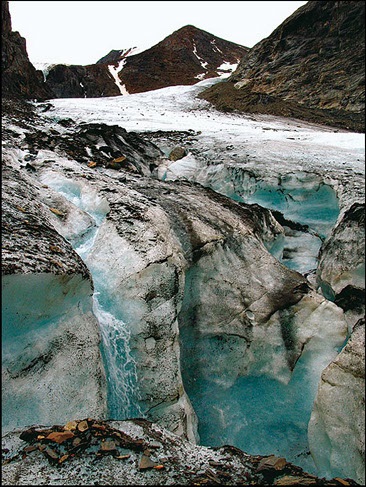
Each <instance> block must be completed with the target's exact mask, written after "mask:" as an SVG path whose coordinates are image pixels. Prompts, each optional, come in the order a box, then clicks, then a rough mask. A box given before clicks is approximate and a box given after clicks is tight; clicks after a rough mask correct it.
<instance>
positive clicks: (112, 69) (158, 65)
mask: <svg viewBox="0 0 366 487" xmlns="http://www.w3.org/2000/svg"><path fill="white" fill-rule="evenodd" d="M130 51H131V49H128V50H119V51H118V50H113V51H111V52H110V53H109V54H107V55H106V56H104V57H103V58H102V59H100V60H99V61H98V62H97V63H96V64H91V65H88V66H65V65H56V66H54V67H52V68H51V69H50V70H49V73H48V75H47V80H46V84H47V85H48V86H49V87H50V89H51V90H52V91H53V92H54V96H55V97H56V98H67V97H71V98H73V97H100V96H116V95H120V94H121V90H122V91H124V92H126V90H127V92H128V93H141V92H145V91H150V90H156V89H158V88H164V87H166V86H175V85H193V84H195V83H197V82H198V81H199V80H201V79H205V78H213V77H218V76H221V75H223V74H226V73H227V74H230V73H231V72H232V69H233V68H232V67H230V65H236V64H238V63H239V61H240V59H241V58H242V57H243V56H245V55H246V54H247V52H248V48H246V47H243V46H240V45H238V44H235V43H233V42H229V41H226V40H223V39H220V38H219V37H215V36H213V35H212V34H209V33H208V32H205V31H203V30H201V29H198V28H196V27H193V26H192V25H188V26H185V27H182V28H181V29H179V30H177V31H176V32H173V34H171V35H170V36H168V37H167V38H165V39H164V40H163V41H161V42H159V43H158V44H156V45H155V46H153V47H151V48H150V49H147V50H146V51H144V52H142V53H140V54H134V55H130ZM122 87H123V88H122Z"/></svg>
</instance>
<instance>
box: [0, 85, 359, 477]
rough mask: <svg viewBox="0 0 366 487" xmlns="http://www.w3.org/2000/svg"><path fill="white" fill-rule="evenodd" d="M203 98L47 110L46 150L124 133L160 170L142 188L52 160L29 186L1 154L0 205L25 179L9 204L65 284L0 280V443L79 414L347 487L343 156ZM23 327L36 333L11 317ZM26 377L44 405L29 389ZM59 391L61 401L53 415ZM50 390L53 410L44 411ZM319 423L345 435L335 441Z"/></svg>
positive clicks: (355, 387)
mask: <svg viewBox="0 0 366 487" xmlns="http://www.w3.org/2000/svg"><path fill="white" fill-rule="evenodd" d="M214 82H217V81H216V80H205V81H203V82H200V83H197V84H196V85H194V86H193V87H186V86H184V87H170V88H166V89H162V90H156V91H154V92H148V93H143V94H137V95H126V96H121V97H113V98H106V99H72V100H67V99H58V100H51V102H50V104H51V107H50V108H49V109H48V110H47V111H45V112H43V113H42V122H39V123H42V124H43V127H47V130H50V129H53V130H57V131H58V132H60V130H61V128H60V125H59V124H58V122H59V121H60V120H62V119H65V118H74V119H77V120H78V122H85V123H106V124H108V125H113V124H116V125H118V126H120V127H123V128H125V129H127V130H130V131H137V132H138V133H139V134H140V135H142V136H145V137H147V138H149V139H150V140H151V141H152V142H154V143H155V144H156V145H158V146H160V148H161V150H162V151H163V153H162V156H161V160H160V162H159V165H158V167H157V170H156V173H155V177H154V176H152V177H150V178H149V177H146V174H147V173H148V170H147V169H146V170H145V173H146V174H145V176H144V177H139V176H137V175H133V174H128V173H124V172H121V171H115V170H113V169H108V168H107V169H104V168H98V169H97V170H96V169H93V168H90V167H88V166H87V165H86V164H81V163H80V162H76V161H74V160H72V159H70V157H67V158H65V157H64V155H63V154H62V153H60V150H59V149H57V150H54V151H51V150H49V151H47V150H39V151H38V152H37V154H35V157H34V160H33V161H32V165H33V167H34V168H35V171H34V172H30V171H29V170H27V169H25V163H24V159H25V157H26V156H27V154H28V152H27V150H26V149H21V148H19V146H18V148H14V147H11V148H8V156H7V158H6V163H7V164H8V165H9V167H11V168H12V170H13V171H16V172H17V174H16V176H12V178H10V177H9V181H13V182H11V183H10V184H9V187H10V188H11V187H12V186H11V185H12V184H15V183H14V181H16V180H17V179H18V178H20V177H21V176H20V175H21V174H24V172H26V173H27V175H26V178H25V179H26V183H25V185H26V186H28V187H29V188H35V189H34V190H32V191H34V196H33V198H34V200H35V201H36V200H37V201H40V202H41V203H39V205H41V206H42V207H43V210H42V211H45V210H48V212H47V221H49V228H51V229H53V230H52V231H53V232H54V233H52V235H55V236H57V235H58V237H57V238H58V241H57V242H58V243H57V245H56V244H54V245H53V248H54V251H53V253H55V248H56V247H59V248H62V249H64V251H65V253H66V245H68V246H67V255H68V256H73V257H72V259H73V261H75V262H77V266H79V272H78V273H75V269H74V270H72V269H71V267H72V266H71V264H69V266H70V274H69V277H67V278H66V277H64V275H61V276H57V275H56V276H53V275H52V274H50V273H49V272H48V274H42V273H39V271H43V273H45V272H47V270H48V271H49V267H47V266H48V265H49V264H47V266H46V264H44V266H43V268H42V265H41V264H39V265H38V266H37V267H36V269H33V268H32V269H31V268H29V266H32V265H33V263H32V262H31V263H29V264H27V266H28V267H27V266H25V264H24V265H23V264H22V265H23V267H22V269H18V271H17V273H15V274H14V273H13V271H10V270H9V275H8V276H5V279H4V281H3V302H5V303H9V304H7V305H6V306H5V308H4V313H5V314H4V323H7V324H8V325H7V326H6V327H5V330H4V334H5V335H4V337H5V340H4V341H3V370H5V378H6V381H5V390H4V392H3V398H5V400H7V401H8V402H5V404H8V405H6V408H5V412H6V414H5V416H4V418H5V419H6V421H8V423H7V424H6V427H7V429H10V428H13V427H18V426H22V425H26V424H29V423H33V422H37V421H38V422H42V423H44V422H47V421H48V422H52V421H56V420H57V421H59V420H64V419H65V421H66V419H67V418H66V416H67V417H70V416H71V415H74V416H75V415H76V416H80V415H81V414H83V415H84V416H86V415H89V416H92V415H95V416H97V417H101V418H105V417H109V418H111V419H125V418H128V417H131V416H140V417H145V418H147V419H150V420H153V421H157V422H158V423H159V424H161V425H163V426H165V427H167V428H168V429H170V430H171V431H173V432H175V433H177V434H179V435H181V436H185V437H186V438H188V439H189V440H191V441H193V442H199V443H201V444H203V445H210V446H219V445H222V444H223V443H230V444H233V445H234V446H237V447H239V448H241V449H243V450H245V451H248V452H250V453H252V454H261V455H269V454H273V453H274V454H277V455H279V456H285V457H286V459H287V460H289V461H291V462H293V463H295V464H297V465H300V466H301V467H303V468H304V469H305V470H307V471H309V472H312V473H315V474H316V475H321V476H322V475H323V476H327V478H331V477H332V476H336V475H337V476H348V477H350V478H353V479H355V480H357V481H359V482H360V481H362V479H363V467H362V466H363V460H362V451H364V444H363V445H362V440H361V437H362V432H364V425H363V426H362V424H361V425H359V426H357V428H354V427H353V426H352V422H353V418H355V417H356V416H358V415H359V414H360V412H361V410H362V393H360V392H359V391H360V386H361V385H362V380H363V381H364V378H363V379H362V374H361V372H357V374H353V372H352V371H353V370H354V369H355V368H357V370H359V364H360V363H361V362H362V357H361V352H360V351H359V350H358V347H359V343H360V340H361V338H360V336H361V335H362V326H361V325H360V324H359V325H358V326H356V327H355V324H356V322H357V320H359V319H360V317H361V316H362V309H363V308H362V303H361V301H360V302H358V303H356V304H355V305H354V306H353V307H352V309H348V308H347V309H343V308H342V307H341V306H340V304H341V303H342V296H344V289H346V287H347V286H348V288H347V289H351V291H352V293H354V292H355V290H362V289H363V290H364V278H363V276H362V269H363V267H362V266H363V265H364V254H363V252H364V251H363V250H362V238H361V237H360V235H361V229H362V224H361V220H360V216H359V212H360V211H361V210H359V209H358V208H362V204H363V198H364V189H363V182H364V166H363V164H364V148H363V136H362V134H353V133H349V132H344V131H340V130H333V129H331V128H329V127H326V128H324V127H321V126H316V125H312V124H307V123H303V122H299V121H296V120H288V119H280V118H276V117H270V116H264V115H262V116H256V117H253V116H246V115H243V114H233V113H230V114H222V113H219V112H217V111H215V110H214V109H212V108H211V107H210V106H209V105H208V103H207V102H204V101H203V100H198V99H196V98H195V95H196V94H197V93H198V92H199V91H200V90H202V89H203V88H204V87H205V86H207V85H209V84H210V83H211V84H212V83H214ZM36 106H37V105H36ZM39 106H40V109H42V106H43V105H42V104H39ZM15 130H16V131H17V132H18V133H19V137H20V139H22V138H23V137H24V132H23V131H22V130H20V129H19V128H16V127H15ZM64 132H65V133H66V132H67V130H65V131H64ZM179 134H180V138H179V141H178V142H179V143H180V144H183V145H185V146H186V147H187V149H188V151H189V153H188V155H187V156H186V157H184V158H183V159H180V160H178V161H176V162H174V163H172V162H171V161H169V160H168V159H167V157H165V156H164V152H165V153H167V152H168V151H169V149H171V148H173V146H175V145H176V144H177V139H176V137H177V135H179ZM9 144H10V143H9ZM3 148H4V144H3ZM5 149H7V147H6V143H5ZM89 150H90V151H91V152H90V153H93V150H94V149H93V146H92V142H90V149H89ZM50 160H51V161H53V163H50ZM9 171H10V169H9ZM121 175H123V176H121ZM35 195H37V196H35ZM29 198H30V199H32V197H31V196H29ZM18 203H19V206H20V207H22V205H23V206H24V202H23V203H22V202H21V199H19V202H18ZM29 205H30V206H29V208H30V207H31V206H32V205H33V203H29ZM32 207H33V206H32ZM29 208H28V207H27V209H29ZM50 208H51V209H52V208H53V209H54V208H58V209H59V210H60V211H61V212H62V213H63V216H62V218H60V216H59V215H57V213H54V212H52V211H51V212H50V211H49V209H50ZM19 211H20V213H22V212H21V210H19ZM32 211H33V213H34V214H35V215H36V214H37V212H39V211H40V210H39V208H34V209H33V210H32ZM24 225H28V224H26V223H24ZM60 236H62V239H63V240H62V239H61V237H60ZM52 238H53V237H52ZM55 238H56V237H55ZM60 239H61V240H62V241H61V240H60ZM340 242H342V245H340ZM10 248H11V246H10V245H9V255H10V253H11V252H10ZM340 248H345V249H348V251H347V252H343V253H342V252H341V251H340V250H339V249H340ZM352 249H354V251H353V250H352ZM5 250H7V247H5ZM47 251H49V249H48V250H47ZM12 252H13V253H14V250H12ZM73 252H74V253H75V254H77V256H78V257H77V256H76V255H74V253H73ZM56 254H57V252H56ZM57 255H58V256H59V255H61V254H57ZM31 257H32V256H31ZM53 257H54V256H53ZM10 258H11V256H10V257H9V259H10ZM68 258H69V259H70V257H68ZM81 258H82V260H81ZM22 259H23V257H22ZM22 259H20V261H21V262H23V260H22ZM33 259H34V256H33ZM78 259H80V261H79V260H78ZM53 260H55V259H54V258H53ZM57 262H58V261H57ZM59 263H60V264H61V265H65V263H64V261H61V262H59ZM283 264H284V265H283ZM12 265H15V264H13V263H12ZM52 265H53V266H54V267H52V269H56V267H58V266H57V265H56V264H52ZM75 265H76V264H73V266H74V267H75ZM9 266H10V264H9ZM55 266H56V267H55ZM83 266H84V267H85V268H84V267H83ZM9 269H10V267H9ZM60 269H61V268H60ZM19 271H21V272H19ZM34 271H36V272H37V274H36V275H35V274H34ZM60 272H61V270H60V271H59V273H60ZM89 273H90V275H89ZM340 273H341V277H339V276H340ZM66 275H67V274H66ZM78 275H79V277H78ZM72 276H74V277H72ZM35 290H37V291H35ZM342 293H343V294H342ZM352 295H353V294H352ZM24 296H29V298H28V300H25V299H24ZM40 296H44V301H43V300H42V299H41V298H40ZM47 296H50V299H51V300H52V308H50V307H49V299H48V298H47ZM60 296H67V300H66V301H60ZM30 303H32V305H31V304H30ZM337 303H338V304H337ZM28 308H31V309H32V308H33V309H34V310H38V313H39V315H40V316H39V317H33V316H32V315H27V310H28ZM80 310H82V312H80ZM51 311H52V313H51ZM17 313H21V316H23V318H22V320H23V321H19V314H18V315H17ZM47 313H48V314H51V316H48V314H47ZM42 317H45V318H42ZM76 317H77V318H76ZM42 320H43V321H42ZM75 320H76V322H77V323H78V327H79V328H78V329H79V330H80V332H79V334H78V336H79V339H80V340H81V341H82V342H83V345H82V346H81V349H82V350H83V352H82V353H81V355H79V356H77V355H75V356H74V355H73V350H74V349H73V347H72V346H71V345H70V346H69V347H66V348H65V347H64V346H60V347H59V348H57V350H58V353H59V355H58V358H57V362H56V363H58V364H60V365H59V366H60V367H62V366H63V365H64V363H68V364H69V370H68V371H67V374H66V377H73V379H72V381H71V383H69V382H67V381H64V380H63V378H62V377H64V375H63V374H64V373H63V372H62V373H60V374H59V376H60V377H59V378H57V377H56V374H51V372H50V370H49V369H47V360H48V357H49V355H50V350H53V349H54V348H55V346H54V344H55V343H61V344H63V343H64V342H63V341H64V337H65V336H69V333H70V331H69V330H70V327H71V326H72V323H73V322H75ZM98 323H99V332H98V330H97V329H96V327H97V324H98ZM17 327H18V328H19V330H18V328H17ZM29 329H31V330H32V332H29ZM40 333H41V335H42V338H40ZM16 334H17V335H16ZM30 335H32V336H30ZM15 337H17V339H16V340H15ZM60 337H61V338H60ZM89 341H91V342H92V343H91V344H90V346H87V345H86V344H87V343H89ZM35 344H36V345H35ZM79 347H80V345H79ZM36 350H37V351H38V352H37V353H38V356H37V360H35V358H36V357H35V355H34V353H35V351H36ZM86 350H87V351H88V352H87V353H86ZM24 351H27V352H28V355H27V354H25V352H24ZM4 352H5V353H4ZM65 354H66V355H65ZM68 354H70V355H71V356H72V357H73V358H75V359H76V358H77V360H78V361H77V362H74V361H71V363H70V361H69V359H68V358H67V357H68ZM88 354H91V356H92V359H90V358H88ZM14 357H22V360H20V361H19V362H17V361H14ZM344 357H352V360H351V363H350V360H348V359H345V358H344ZM345 360H346V366H343V368H342V372H341V373H340V372H339V371H338V369H339V367H338V366H337V364H338V363H342V361H345ZM347 360H348V361H347ZM363 360H364V359H363ZM51 363H52V362H51ZM86 363H88V364H89V365H90V367H83V365H84V364H85V365H86ZM40 364H41V365H40ZM102 364H103V365H102ZM45 367H46V369H47V370H46V372H47V374H48V375H47V376H46V379H43V375H42V381H43V384H45V386H44V387H51V390H53V392H52V394H51V395H49V396H47V394H46V393H45V388H43V389H42V388H36V385H35V384H36V383H37V380H39V374H40V373H41V374H45V371H44V369H45ZM337 367H338V368H337ZM57 370H58V369H57ZM96 370H98V371H99V372H98V374H95V371H96ZM22 374H23V375H22ZM37 374H38V375H37ZM83 374H88V377H85V376H84V375H83ZM342 374H343V375H342ZM352 374H353V375H352ZM334 375H336V383H337V387H336V388H335V389H334V391H333V392H332V394H330V393H329V387H328V384H329V383H334V380H335V379H334ZM351 376H352V377H353V376H354V377H355V380H354V382H350V384H351V385H349V386H348V389H347V387H346V384H347V382H349V377H351ZM22 377H25V379H24V384H25V385H24V389H22V388H20V387H19V384H20V383H21V380H23V379H22ZM30 381H33V382H30ZM47 381H48V382H47ZM81 383H82V384H87V386H88V390H87V391H86V392H85V390H84V389H83V388H79V384H81ZM52 385H53V389H52ZM66 386H67V387H66ZM60 387H61V389H60ZM64 387H66V389H65V388H64ZM35 389H37V390H39V395H37V394H38V393H37V394H36V393H35ZM74 389H75V390H78V389H79V390H80V396H78V397H77V398H74V399H75V400H74V401H72V402H70V403H69V404H66V403H67V402H68V400H69V398H70V397H73V395H74V393H73V391H74ZM60 390H61V391H64V392H63V394H62V400H63V401H64V402H61V403H59V406H58V407H57V408H56V406H55V403H57V401H60V396H57V394H56V392H57V391H60ZM81 396H82V397H81ZM350 396H351V397H352V398H353V399H352V400H348V402H347V400H346V399H345V398H346V397H348V398H349V397H350ZM10 397H12V400H13V401H14V404H17V412H16V414H14V411H13V410H12V408H11V402H10V400H9V398H10ZM46 397H48V399H45V398H46ZM24 398H26V402H25V403H24V400H25V399H24ZM95 398H98V399H97V400H96V399H95ZM31 401H34V402H31ZM314 401H315V402H314ZM338 401H339V402H340V404H345V405H347V407H346V406H345V407H344V408H341V407H340V406H339V405H338V404H337V402H338ZM21 404H26V405H27V406H25V405H24V406H21ZM50 411H52V414H50V413H49V412H50ZM46 412H48V413H47V414H48V416H47V414H46ZM84 413H85V414H84ZM56 418H57V419H56ZM59 418H60V419H59ZM339 423H341V424H347V428H348V429H347V431H349V432H350V433H349V434H348V435H346V436H345V435H343V434H342V435H340V434H339V432H338V430H337V427H336V426H335V425H336V424H339ZM342 431H343V430H342ZM345 448H348V449H349V454H348V455H347V456H346V457H345V458H342V454H341V453H342V451H343V450H344V449H345Z"/></svg>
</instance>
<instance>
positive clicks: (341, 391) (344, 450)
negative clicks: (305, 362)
mask: <svg viewBox="0 0 366 487" xmlns="http://www.w3.org/2000/svg"><path fill="white" fill-rule="evenodd" d="M364 405H365V319H364V318H363V319H362V320H359V322H358V323H357V325H356V326H355V329H354V331H353V333H352V336H351V338H350V340H349V341H348V343H347V345H346V346H345V348H344V349H343V350H342V352H341V353H340V354H339V355H338V357H337V358H336V360H334V361H333V362H332V363H331V364H330V365H329V366H328V367H327V368H326V369H325V370H324V371H323V373H322V376H321V381H320V384H319V390H318V394H317V396H316V400H315V403H314V409H313V411H312V414H311V420H310V423H309V443H310V448H311V451H312V454H313V456H314V459H315V463H316V465H317V468H318V472H319V476H326V477H329V476H340V477H344V478H352V479H355V480H356V481H357V482H359V483H360V484H361V485H363V484H364V483H365V415H364V414H362V411H363V408H364Z"/></svg>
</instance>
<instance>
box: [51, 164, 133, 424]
mask: <svg viewBox="0 0 366 487" xmlns="http://www.w3.org/2000/svg"><path fill="white" fill-rule="evenodd" d="M43 182H44V183H46V184H47V185H48V186H50V187H51V188H53V189H54V190H56V191H57V192H58V193H59V194H61V195H63V196H64V197H65V198H66V199H67V200H68V201H70V202H71V203H72V204H73V205H75V206H76V207H77V208H79V209H81V210H83V211H84V212H85V213H87V214H88V215H89V216H90V217H91V219H92V221H93V225H92V226H90V227H89V228H88V229H87V231H85V229H82V228H80V232H79V234H78V238H73V239H72V242H71V243H72V245H73V247H74V249H75V251H76V252H77V253H78V254H79V255H80V257H81V258H82V259H83V260H84V261H85V262H86V264H87V266H88V268H89V270H90V272H91V274H92V277H93V283H94V295H93V312H94V314H95V316H96V318H97V320H98V322H99V325H100V330H101V336H102V342H101V353H102V357H103V362H104V367H105V370H106V376H107V385H108V391H107V407H108V417H109V418H110V419H127V418H132V417H137V416H139V417H142V416H143V415H142V412H141V410H140V407H139V404H138V385H137V374H136V364H135V361H134V358H133V356H132V353H131V350H130V347H129V341H130V340H129V338H130V333H129V330H128V328H127V326H126V324H125V323H124V322H123V321H122V320H121V319H119V318H118V317H116V316H115V315H114V313H113V311H112V303H110V299H109V296H108V294H106V293H105V292H104V287H103V282H104V281H105V279H107V275H106V274H107V272H108V269H104V272H103V271H101V270H100V268H98V269H97V270H95V269H94V266H93V262H92V260H89V259H88V256H89V253H90V251H91V250H92V248H93V245H94V242H95V239H96V237H97V234H98V231H99V228H100V226H101V225H102V224H103V221H104V220H105V217H106V215H107V213H108V211H109V206H108V203H107V201H106V200H104V199H103V198H101V197H99V196H98V194H97V192H96V191H93V190H91V188H90V187H88V188H86V187H84V185H83V184H82V183H78V182H75V181H72V180H70V179H67V178H64V177H63V176H60V175H57V176H56V175H54V174H53V175H52V177H51V178H47V177H44V178H43ZM74 230H75V229H74ZM76 231H77V229H76Z"/></svg>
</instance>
